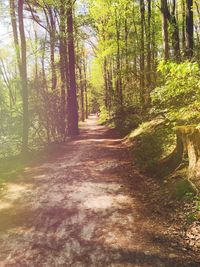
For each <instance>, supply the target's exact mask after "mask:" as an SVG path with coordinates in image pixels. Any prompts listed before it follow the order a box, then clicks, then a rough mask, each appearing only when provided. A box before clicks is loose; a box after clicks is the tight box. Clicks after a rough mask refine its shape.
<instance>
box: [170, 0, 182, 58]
mask: <svg viewBox="0 0 200 267" xmlns="http://www.w3.org/2000/svg"><path fill="white" fill-rule="evenodd" d="M170 21H171V25H172V47H173V50H174V59H175V60H177V61H180V57H181V53H180V39H179V28H178V22H177V18H176V0H173V7H172V14H171V16H170Z"/></svg>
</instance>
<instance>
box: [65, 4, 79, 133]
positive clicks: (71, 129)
mask: <svg viewBox="0 0 200 267" xmlns="http://www.w3.org/2000/svg"><path fill="white" fill-rule="evenodd" d="M67 34H68V35H67V38H68V61H69V90H68V96H67V113H68V114H67V115H68V134H69V136H71V137H73V136H76V135H78V134H79V129H78V103H77V96H76V77H75V52H74V36H73V15H72V1H71V0H70V1H69V2H68V6H67Z"/></svg>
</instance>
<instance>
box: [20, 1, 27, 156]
mask: <svg viewBox="0 0 200 267" xmlns="http://www.w3.org/2000/svg"><path fill="white" fill-rule="evenodd" d="M23 2H24V1H23V0H18V16H19V34H20V41H21V87H22V100H23V135H22V153H26V152H27V151H28V132H29V115H28V82H27V64H26V37H25V32H24V20H23Z"/></svg>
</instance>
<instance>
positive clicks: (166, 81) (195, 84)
mask: <svg viewBox="0 0 200 267" xmlns="http://www.w3.org/2000/svg"><path fill="white" fill-rule="evenodd" d="M158 71H159V73H160V74H161V75H162V83H163V85H162V86H160V87H157V88H155V89H154V90H153V92H152V94H151V97H152V101H153V104H154V105H155V108H156V110H157V111H159V112H160V111H164V112H165V113H166V114H167V116H168V118H169V119H170V120H172V121H175V123H176V124H184V123H190V124H191V123H195V122H199V118H200V109H199V103H200V71H199V66H198V64H197V63H192V62H188V61H185V62H183V63H181V64H177V63H174V62H167V63H165V62H164V61H161V62H160V64H159V65H158Z"/></svg>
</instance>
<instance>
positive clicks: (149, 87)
mask: <svg viewBox="0 0 200 267" xmlns="http://www.w3.org/2000/svg"><path fill="white" fill-rule="evenodd" d="M147 2H148V18H147V73H146V79H147V99H146V102H147V103H146V104H147V105H149V104H150V99H151V98H150V92H151V0H148V1H147Z"/></svg>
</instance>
